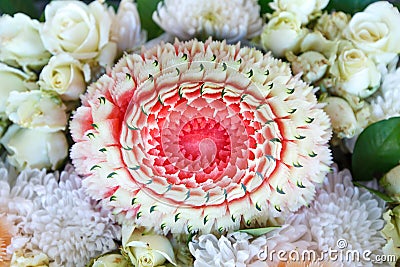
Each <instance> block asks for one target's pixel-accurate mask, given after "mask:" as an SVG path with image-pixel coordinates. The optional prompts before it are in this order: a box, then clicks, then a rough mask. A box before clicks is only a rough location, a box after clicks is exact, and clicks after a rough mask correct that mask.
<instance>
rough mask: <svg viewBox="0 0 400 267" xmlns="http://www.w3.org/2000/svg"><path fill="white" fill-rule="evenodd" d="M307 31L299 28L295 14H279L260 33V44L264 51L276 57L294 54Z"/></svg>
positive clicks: (299, 24)
mask: <svg viewBox="0 0 400 267" xmlns="http://www.w3.org/2000/svg"><path fill="white" fill-rule="evenodd" d="M306 33H307V29H303V28H302V27H301V22H300V20H299V18H298V17H296V15H295V14H293V13H290V12H280V13H278V14H277V15H276V16H273V17H272V18H271V19H270V20H269V21H268V23H267V25H266V26H265V27H264V29H263V32H262V33H261V44H262V45H263V47H264V48H265V49H266V50H271V51H272V53H273V54H274V55H275V56H277V57H282V56H284V54H285V52H287V51H292V52H294V53H296V52H297V51H298V49H299V44H300V41H301V39H302V38H303V37H304V36H305V34H306Z"/></svg>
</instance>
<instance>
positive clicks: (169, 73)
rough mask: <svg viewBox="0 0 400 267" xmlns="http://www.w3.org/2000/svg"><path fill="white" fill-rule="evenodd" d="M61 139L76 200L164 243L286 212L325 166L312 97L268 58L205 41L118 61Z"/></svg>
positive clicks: (324, 122) (319, 117) (322, 133)
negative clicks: (75, 179)
mask: <svg viewBox="0 0 400 267" xmlns="http://www.w3.org/2000/svg"><path fill="white" fill-rule="evenodd" d="M71 131H72V136H73V139H74V140H75V142H76V144H74V146H73V147H72V152H71V156H72V159H73V163H74V164H75V166H76V168H77V170H78V171H79V172H80V173H81V174H82V175H84V176H85V177H86V179H85V180H84V186H85V187H87V191H88V192H89V193H90V194H91V195H92V196H94V197H96V198H99V199H108V204H109V205H110V206H111V207H112V208H113V209H114V212H115V213H122V214H124V215H125V216H128V218H130V217H135V218H136V223H138V224H141V225H144V226H152V227H155V228H158V229H159V228H161V229H164V228H165V229H167V230H169V229H170V230H171V231H172V232H183V231H185V230H189V231H191V230H195V229H200V230H202V231H203V232H209V231H212V230H214V229H218V230H219V231H223V230H226V229H231V228H238V227H239V225H240V222H241V220H244V222H245V223H250V222H251V220H253V219H258V218H261V217H264V218H267V217H269V216H278V214H279V212H280V211H289V210H290V211H293V210H297V209H298V208H299V207H300V206H302V205H304V204H306V203H308V202H309V201H310V200H311V199H312V198H313V195H314V191H315V189H314V184H315V183H320V182H322V180H323V178H324V176H325V174H326V172H327V171H328V170H329V164H330V162H331V156H330V151H329V149H328V145H327V143H328V140H329V138H330V134H331V133H330V124H329V119H328V117H327V115H326V114H325V113H324V112H323V111H322V109H321V106H320V105H319V104H318V103H317V101H316V97H315V96H314V94H313V91H312V88H311V87H309V86H308V85H306V84H305V83H304V82H302V81H301V80H299V78H298V77H293V76H292V75H291V72H290V68H289V66H288V65H287V64H286V63H282V62H281V61H279V60H276V59H274V58H272V57H271V56H270V55H263V54H262V53H261V52H260V51H257V50H256V49H253V48H248V47H246V48H240V45H239V44H238V45H227V44H226V43H225V42H215V41H211V40H208V41H207V42H205V43H202V42H198V41H196V40H194V41H189V42H186V43H182V42H178V41H177V42H175V44H161V45H159V46H156V47H154V48H152V49H150V50H147V51H143V52H142V54H141V55H127V56H125V57H124V58H123V59H121V61H120V62H119V63H118V64H117V65H116V66H115V67H114V68H113V69H112V70H111V71H110V72H109V73H107V74H106V75H104V76H103V77H101V78H100V79H99V80H98V81H97V82H96V83H94V84H92V85H91V86H90V87H89V88H88V92H87V93H86V95H85V96H84V97H83V98H82V106H81V107H80V108H78V110H77V112H76V114H75V115H74V118H73V120H72V123H71Z"/></svg>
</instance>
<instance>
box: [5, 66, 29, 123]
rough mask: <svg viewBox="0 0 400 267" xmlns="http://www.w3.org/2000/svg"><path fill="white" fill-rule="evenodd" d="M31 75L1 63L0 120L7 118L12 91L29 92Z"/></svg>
mask: <svg viewBox="0 0 400 267" xmlns="http://www.w3.org/2000/svg"><path fill="white" fill-rule="evenodd" d="M28 79H29V75H28V74H26V73H25V72H22V71H20V70H18V69H14V68H12V67H9V66H7V65H6V64H3V63H0V81H1V86H0V118H6V117H7V116H6V114H5V112H6V102H7V98H8V96H9V95H10V92H12V91H18V92H22V91H26V90H28V87H29V86H28V83H27V80H28Z"/></svg>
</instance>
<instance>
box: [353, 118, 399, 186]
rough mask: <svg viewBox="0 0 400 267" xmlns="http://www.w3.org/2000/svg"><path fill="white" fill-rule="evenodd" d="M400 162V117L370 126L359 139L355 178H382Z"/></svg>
mask: <svg viewBox="0 0 400 267" xmlns="http://www.w3.org/2000/svg"><path fill="white" fill-rule="evenodd" d="M399 162H400V117H394V118H391V119H388V120H382V121H379V122H376V123H374V124H371V125H370V126H368V127H367V128H366V129H365V130H364V131H363V132H362V133H361V134H360V136H359V137H358V139H357V142H356V145H355V147H354V152H353V156H352V170H353V178H354V179H355V180H363V181H365V180H371V179H373V178H374V177H379V178H380V177H381V176H382V175H383V174H385V173H386V172H388V171H389V170H390V169H392V168H393V167H395V166H396V165H398V164H399Z"/></svg>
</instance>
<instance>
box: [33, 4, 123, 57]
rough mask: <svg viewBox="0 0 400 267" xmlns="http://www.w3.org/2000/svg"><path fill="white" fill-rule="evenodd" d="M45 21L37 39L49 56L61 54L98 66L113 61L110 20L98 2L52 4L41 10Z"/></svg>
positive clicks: (113, 52)
mask: <svg viewBox="0 0 400 267" xmlns="http://www.w3.org/2000/svg"><path fill="white" fill-rule="evenodd" d="M45 19H46V21H45V22H44V25H43V28H42V29H41V31H40V35H41V38H42V41H43V44H44V46H45V47H46V48H47V49H48V50H49V51H50V52H51V53H52V54H53V55H55V54H59V53H62V52H65V53H69V54H70V55H71V56H72V57H74V58H76V59H79V60H90V59H97V60H98V61H100V64H111V62H112V60H114V58H115V55H116V44H115V43H112V42H109V41H110V30H111V23H112V17H111V15H110V13H109V12H108V11H107V9H106V7H105V5H103V4H101V2H100V1H93V2H91V3H90V4H89V5H86V4H85V3H84V2H81V1H52V2H50V3H49V4H48V5H47V6H46V8H45ZM102 59H104V60H105V62H103V60H102ZM110 61H111V62H110Z"/></svg>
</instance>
